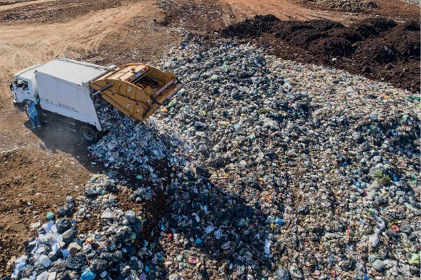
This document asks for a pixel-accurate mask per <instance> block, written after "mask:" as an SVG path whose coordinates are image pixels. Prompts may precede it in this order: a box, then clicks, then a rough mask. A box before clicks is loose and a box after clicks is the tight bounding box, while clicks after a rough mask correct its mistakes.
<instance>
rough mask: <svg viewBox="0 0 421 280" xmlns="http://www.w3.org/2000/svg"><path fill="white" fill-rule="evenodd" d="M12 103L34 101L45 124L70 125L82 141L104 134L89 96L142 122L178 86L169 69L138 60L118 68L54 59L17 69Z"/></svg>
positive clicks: (21, 103)
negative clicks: (161, 68) (100, 99)
mask: <svg viewBox="0 0 421 280" xmlns="http://www.w3.org/2000/svg"><path fill="white" fill-rule="evenodd" d="M9 86H10V90H11V91H12V93H13V103H14V105H15V106H16V107H17V108H19V109H20V110H23V108H24V107H25V105H26V104H27V103H28V102H34V103H35V104H36V108H37V109H38V115H40V119H41V121H42V122H44V123H54V124H58V125H63V126H66V127H69V128H70V129H71V130H73V131H74V132H77V133H80V135H81V136H82V138H83V139H84V140H85V141H87V142H96V141H97V140H98V139H99V137H101V135H102V134H103V133H104V130H105V129H104V128H103V127H102V126H101V123H100V121H99V118H98V115H97V111H96V108H95V106H94V99H95V98H97V97H99V98H103V99H105V100H106V101H108V102H109V103H110V104H111V105H112V106H114V107H115V108H117V109H118V110H120V111H121V112H123V113H124V114H125V115H127V116H129V117H131V118H133V119H135V120H137V121H143V120H146V119H147V118H148V117H149V116H151V115H152V114H153V112H155V111H156V110H157V109H158V108H159V107H160V106H161V105H162V104H165V103H167V102H168V100H169V99H170V98H171V96H173V95H174V94H176V93H177V92H178V91H179V90H180V89H181V88H182V86H183V84H182V83H181V82H180V81H179V80H178V79H177V77H176V76H175V75H174V74H173V73H171V72H163V71H161V70H159V69H157V68H155V67H153V66H150V65H146V64H142V63H130V64H126V65H123V66H121V67H117V66H115V65H112V66H107V67H105V66H100V65H96V64H92V63H87V62H82V61H77V60H72V59H68V58H60V57H56V58H55V59H54V60H51V61H49V62H47V63H45V64H39V65H34V66H31V67H29V68H27V69H24V70H22V71H19V72H18V73H16V74H15V75H14V76H13V81H11V82H10V84H9Z"/></svg>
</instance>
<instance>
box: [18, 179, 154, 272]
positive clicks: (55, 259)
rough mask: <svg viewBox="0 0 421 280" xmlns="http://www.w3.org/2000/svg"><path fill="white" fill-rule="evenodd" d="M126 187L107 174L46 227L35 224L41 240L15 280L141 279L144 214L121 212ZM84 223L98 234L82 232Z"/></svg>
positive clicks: (36, 241) (36, 240)
mask: <svg viewBox="0 0 421 280" xmlns="http://www.w3.org/2000/svg"><path fill="white" fill-rule="evenodd" d="M122 188H123V187H122V186H120V185H118V184H117V183H116V181H115V180H113V179H111V178H109V177H107V176H105V175H101V176H94V177H93V178H92V179H91V182H90V183H88V184H87V185H86V192H85V193H84V194H83V195H79V196H78V197H77V198H76V200H75V199H73V197H71V196H68V197H67V198H66V203H65V204H64V205H63V206H62V207H60V208H58V210H57V214H54V213H52V212H50V213H48V214H47V219H48V221H47V222H46V223H44V224H42V225H41V222H37V223H34V224H32V225H31V228H34V229H36V231H37V237H33V238H31V239H29V240H28V245H27V246H26V248H25V255H23V256H21V257H19V258H18V259H17V260H16V266H15V268H14V271H13V273H12V275H11V278H13V279H37V280H47V279H50V280H51V279H84V280H90V279H94V278H95V277H97V278H98V279H99V278H103V279H117V278H119V279H125V278H129V279H139V278H138V276H136V275H135V274H138V273H137V272H138V271H139V270H145V267H144V265H143V263H142V261H141V259H142V258H141V257H140V256H141V255H142V253H141V252H140V250H138V249H137V248H136V247H135V246H137V247H138V248H143V249H144V250H145V251H146V250H147V247H146V246H147V242H144V239H143V238H142V237H141V232H142V226H143V223H144V222H145V215H144V213H142V212H139V213H135V212H134V211H132V210H128V211H125V212H124V211H122V210H121V209H120V208H119V207H120V206H121V205H119V203H118V202H117V200H118V199H117V193H118V192H119V191H121V190H122ZM64 210H65V211H64ZM84 221H85V222H88V223H89V224H90V226H91V227H92V228H95V227H97V229H96V230H95V231H92V232H90V233H87V234H83V233H81V232H79V231H78V226H80V225H81V224H82V223H83V222H84ZM95 221H96V223H95ZM139 277H140V278H141V279H146V278H145V277H146V276H142V274H140V276H139Z"/></svg>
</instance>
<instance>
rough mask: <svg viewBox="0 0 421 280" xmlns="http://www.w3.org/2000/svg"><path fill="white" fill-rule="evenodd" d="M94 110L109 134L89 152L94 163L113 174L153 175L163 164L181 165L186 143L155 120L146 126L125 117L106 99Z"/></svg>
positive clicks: (151, 119) (97, 103)
mask: <svg viewBox="0 0 421 280" xmlns="http://www.w3.org/2000/svg"><path fill="white" fill-rule="evenodd" d="M95 101H96V102H95V106H96V108H97V112H98V116H99V119H100V122H101V125H102V126H103V127H104V128H105V130H106V131H107V133H106V134H105V135H104V136H103V137H102V138H101V139H100V140H99V141H98V142H97V143H96V144H94V145H91V146H90V147H89V148H88V149H89V152H90V154H91V156H92V159H93V160H94V161H99V162H103V163H104V166H105V167H107V168H109V169H110V170H119V169H121V168H123V169H124V170H127V171H136V172H139V168H140V169H141V170H143V171H149V172H152V173H153V170H154V166H156V165H157V164H158V163H162V162H163V161H165V162H168V164H170V165H171V164H182V163H181V161H182V160H183V157H182V156H180V154H182V153H183V150H184V143H182V141H181V140H180V139H179V137H178V136H177V135H175V134H174V133H173V132H172V131H169V130H167V129H166V128H165V127H163V126H162V125H161V123H160V122H156V121H155V119H154V118H153V117H151V118H149V119H148V120H147V121H145V122H143V123H136V122H135V120H133V119H131V118H129V117H127V116H125V115H124V114H123V113H121V112H120V111H119V110H117V109H116V108H115V107H113V106H111V105H110V104H108V103H106V102H105V101H104V100H103V99H100V98H98V99H96V100H95Z"/></svg>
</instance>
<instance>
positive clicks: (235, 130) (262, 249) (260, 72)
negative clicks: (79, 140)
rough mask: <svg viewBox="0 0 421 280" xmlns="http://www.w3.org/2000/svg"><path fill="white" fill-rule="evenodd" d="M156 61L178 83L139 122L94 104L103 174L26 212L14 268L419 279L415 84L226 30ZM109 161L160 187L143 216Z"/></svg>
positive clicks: (67, 275)
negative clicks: (125, 206) (293, 54)
mask: <svg viewBox="0 0 421 280" xmlns="http://www.w3.org/2000/svg"><path fill="white" fill-rule="evenodd" d="M159 66H160V67H161V68H162V69H164V70H171V71H173V72H174V73H175V74H176V75H177V76H178V77H180V78H181V80H182V81H183V82H184V88H183V89H182V90H181V91H180V92H179V93H178V94H177V95H176V96H175V97H174V98H173V99H172V100H171V101H170V103H169V104H168V105H167V106H165V107H162V108H161V110H160V111H159V112H158V113H156V114H155V115H154V117H153V118H151V119H150V120H149V121H147V122H146V123H141V124H135V123H134V122H133V121H132V120H131V119H129V118H128V117H126V116H124V115H123V114H121V113H120V112H118V111H117V110H114V109H112V108H111V107H109V106H108V105H107V104H105V103H101V102H98V103H97V106H98V108H99V113H100V118H101V121H102V122H103V124H106V125H107V129H108V134H106V135H105V136H104V137H103V138H102V139H101V140H100V141H99V142H98V143H96V144H94V145H92V146H90V147H89V151H90V153H91V155H92V159H93V160H94V161H97V162H101V163H102V164H104V165H105V166H107V167H108V168H109V170H110V173H109V174H108V175H97V176H95V177H93V178H92V179H91V180H90V182H89V183H87V184H86V185H85V190H86V191H85V192H84V194H83V195H79V196H78V197H76V199H74V198H73V197H68V198H67V199H66V201H63V205H61V207H60V208H58V210H57V212H56V213H49V215H50V216H47V218H49V219H50V221H48V222H46V223H44V224H41V223H39V224H34V225H32V226H33V227H34V228H37V235H35V236H34V237H33V238H31V239H30V240H29V241H28V245H27V247H26V249H25V252H26V253H25V254H24V255H23V256H22V257H20V258H18V259H17V260H16V266H15V268H14V272H13V274H12V275H11V277H12V278H13V279H27V278H28V279H36V280H41V279H45V280H47V279H87V280H90V279H94V278H95V279H142V280H143V279H172V280H175V279H248V280H251V279H274V280H275V279H332V278H335V279H361V280H363V279H364V280H365V279H417V277H418V278H419V276H420V269H419V264H420V256H419V250H420V243H419V240H420V233H421V231H420V229H421V224H420V213H421V212H420V211H421V209H420V201H419V196H420V192H421V189H420V186H419V183H418V182H419V180H420V179H421V178H420V176H419V172H420V166H419V160H420V153H419V150H418V148H417V147H419V145H420V142H419V139H420V120H419V117H418V115H419V110H420V102H419V101H420V97H419V95H412V94H410V92H408V91H406V90H402V89H398V88H395V87H393V86H391V85H390V84H387V83H384V82H378V81H373V80H368V79H366V78H364V77H361V76H356V75H351V74H349V73H347V72H344V71H342V70H336V69H333V68H324V67H322V66H316V65H311V64H300V63H297V62H293V61H289V60H283V59H279V58H277V57H275V56H270V55H267V54H265V50H264V49H263V48H256V47H255V46H252V45H248V44H239V43H237V42H235V41H232V40H219V41H216V42H214V43H206V42H204V41H203V40H202V39H201V38H196V37H194V38H191V40H186V41H183V42H182V43H181V44H180V46H179V47H178V48H175V49H173V51H172V52H170V53H169V54H168V56H167V57H165V58H164V59H163V60H162V61H161V64H160V65H159ZM117 172H120V173H121V172H127V174H130V175H131V176H135V178H136V179H137V180H139V183H138V184H137V187H135V188H133V186H132V187H131V188H132V189H131V190H130V192H131V196H130V199H131V200H133V201H135V202H136V203H144V202H145V201H152V202H154V200H156V199H158V198H159V197H161V196H162V197H164V200H165V201H164V205H163V206H162V208H161V209H162V213H161V216H160V217H155V218H156V219H158V221H157V223H156V224H155V225H153V226H150V224H149V226H146V225H147V223H148V219H151V218H150V217H149V218H148V217H147V216H146V213H144V212H143V211H132V210H127V211H123V210H122V205H121V204H120V203H119V202H118V200H117V199H116V193H119V192H123V190H124V189H126V186H124V182H122V181H121V179H119V178H118V177H116V178H114V175H115V174H116V173H117ZM165 174H167V175H169V179H168V180H166V179H165V178H164V177H165ZM158 192H160V193H161V194H158ZM94 213H95V214H96V215H97V216H99V217H100V219H99V221H98V223H97V230H94V231H92V232H90V233H87V234H85V233H83V234H80V233H78V224H79V223H81V222H82V221H83V220H84V219H89V218H90V217H91V216H92V215H94ZM145 231H147V232H148V233H147V234H145Z"/></svg>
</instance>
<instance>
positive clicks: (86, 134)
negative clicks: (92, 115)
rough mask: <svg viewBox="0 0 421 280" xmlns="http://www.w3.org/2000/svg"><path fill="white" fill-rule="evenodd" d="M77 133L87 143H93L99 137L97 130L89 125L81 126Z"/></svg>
mask: <svg viewBox="0 0 421 280" xmlns="http://www.w3.org/2000/svg"><path fill="white" fill-rule="evenodd" d="M79 133H80V135H81V136H82V138H83V140H84V141H86V142H88V143H95V142H96V141H98V139H99V137H98V131H97V130H96V129H95V128H93V127H91V126H87V125H83V126H81V127H80V129H79Z"/></svg>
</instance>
